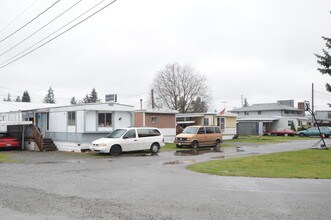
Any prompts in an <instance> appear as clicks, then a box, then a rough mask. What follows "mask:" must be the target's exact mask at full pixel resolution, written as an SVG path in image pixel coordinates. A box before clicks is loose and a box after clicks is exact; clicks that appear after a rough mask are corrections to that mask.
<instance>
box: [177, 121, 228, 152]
mask: <svg viewBox="0 0 331 220" xmlns="http://www.w3.org/2000/svg"><path fill="white" fill-rule="evenodd" d="M220 143H222V134H221V129H220V127H218V126H188V127H186V128H185V129H184V130H183V132H182V133H181V134H178V135H176V138H175V144H176V146H177V147H182V146H191V147H192V148H193V149H196V148H198V147H200V146H216V147H219V146H220Z"/></svg>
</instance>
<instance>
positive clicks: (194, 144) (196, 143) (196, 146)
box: [191, 141, 199, 149]
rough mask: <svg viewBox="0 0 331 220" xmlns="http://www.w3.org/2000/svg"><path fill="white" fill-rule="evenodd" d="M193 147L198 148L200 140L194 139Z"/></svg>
mask: <svg viewBox="0 0 331 220" xmlns="http://www.w3.org/2000/svg"><path fill="white" fill-rule="evenodd" d="M191 147H192V149H197V148H198V147H199V142H198V141H193V142H192V144H191Z"/></svg>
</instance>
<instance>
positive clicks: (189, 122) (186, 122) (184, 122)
mask: <svg viewBox="0 0 331 220" xmlns="http://www.w3.org/2000/svg"><path fill="white" fill-rule="evenodd" d="M194 123H195V121H177V124H194Z"/></svg>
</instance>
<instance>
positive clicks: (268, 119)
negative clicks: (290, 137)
mask: <svg viewBox="0 0 331 220" xmlns="http://www.w3.org/2000/svg"><path fill="white" fill-rule="evenodd" d="M278 120H279V118H276V117H245V118H237V121H238V122H245V121H248V122H269V123H272V122H274V121H278Z"/></svg>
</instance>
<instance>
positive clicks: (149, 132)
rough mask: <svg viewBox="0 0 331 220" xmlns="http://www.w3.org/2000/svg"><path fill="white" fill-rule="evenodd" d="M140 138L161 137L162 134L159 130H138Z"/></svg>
mask: <svg viewBox="0 0 331 220" xmlns="http://www.w3.org/2000/svg"><path fill="white" fill-rule="evenodd" d="M137 132H138V137H153V136H160V135H161V133H160V131H159V130H157V129H137Z"/></svg>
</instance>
